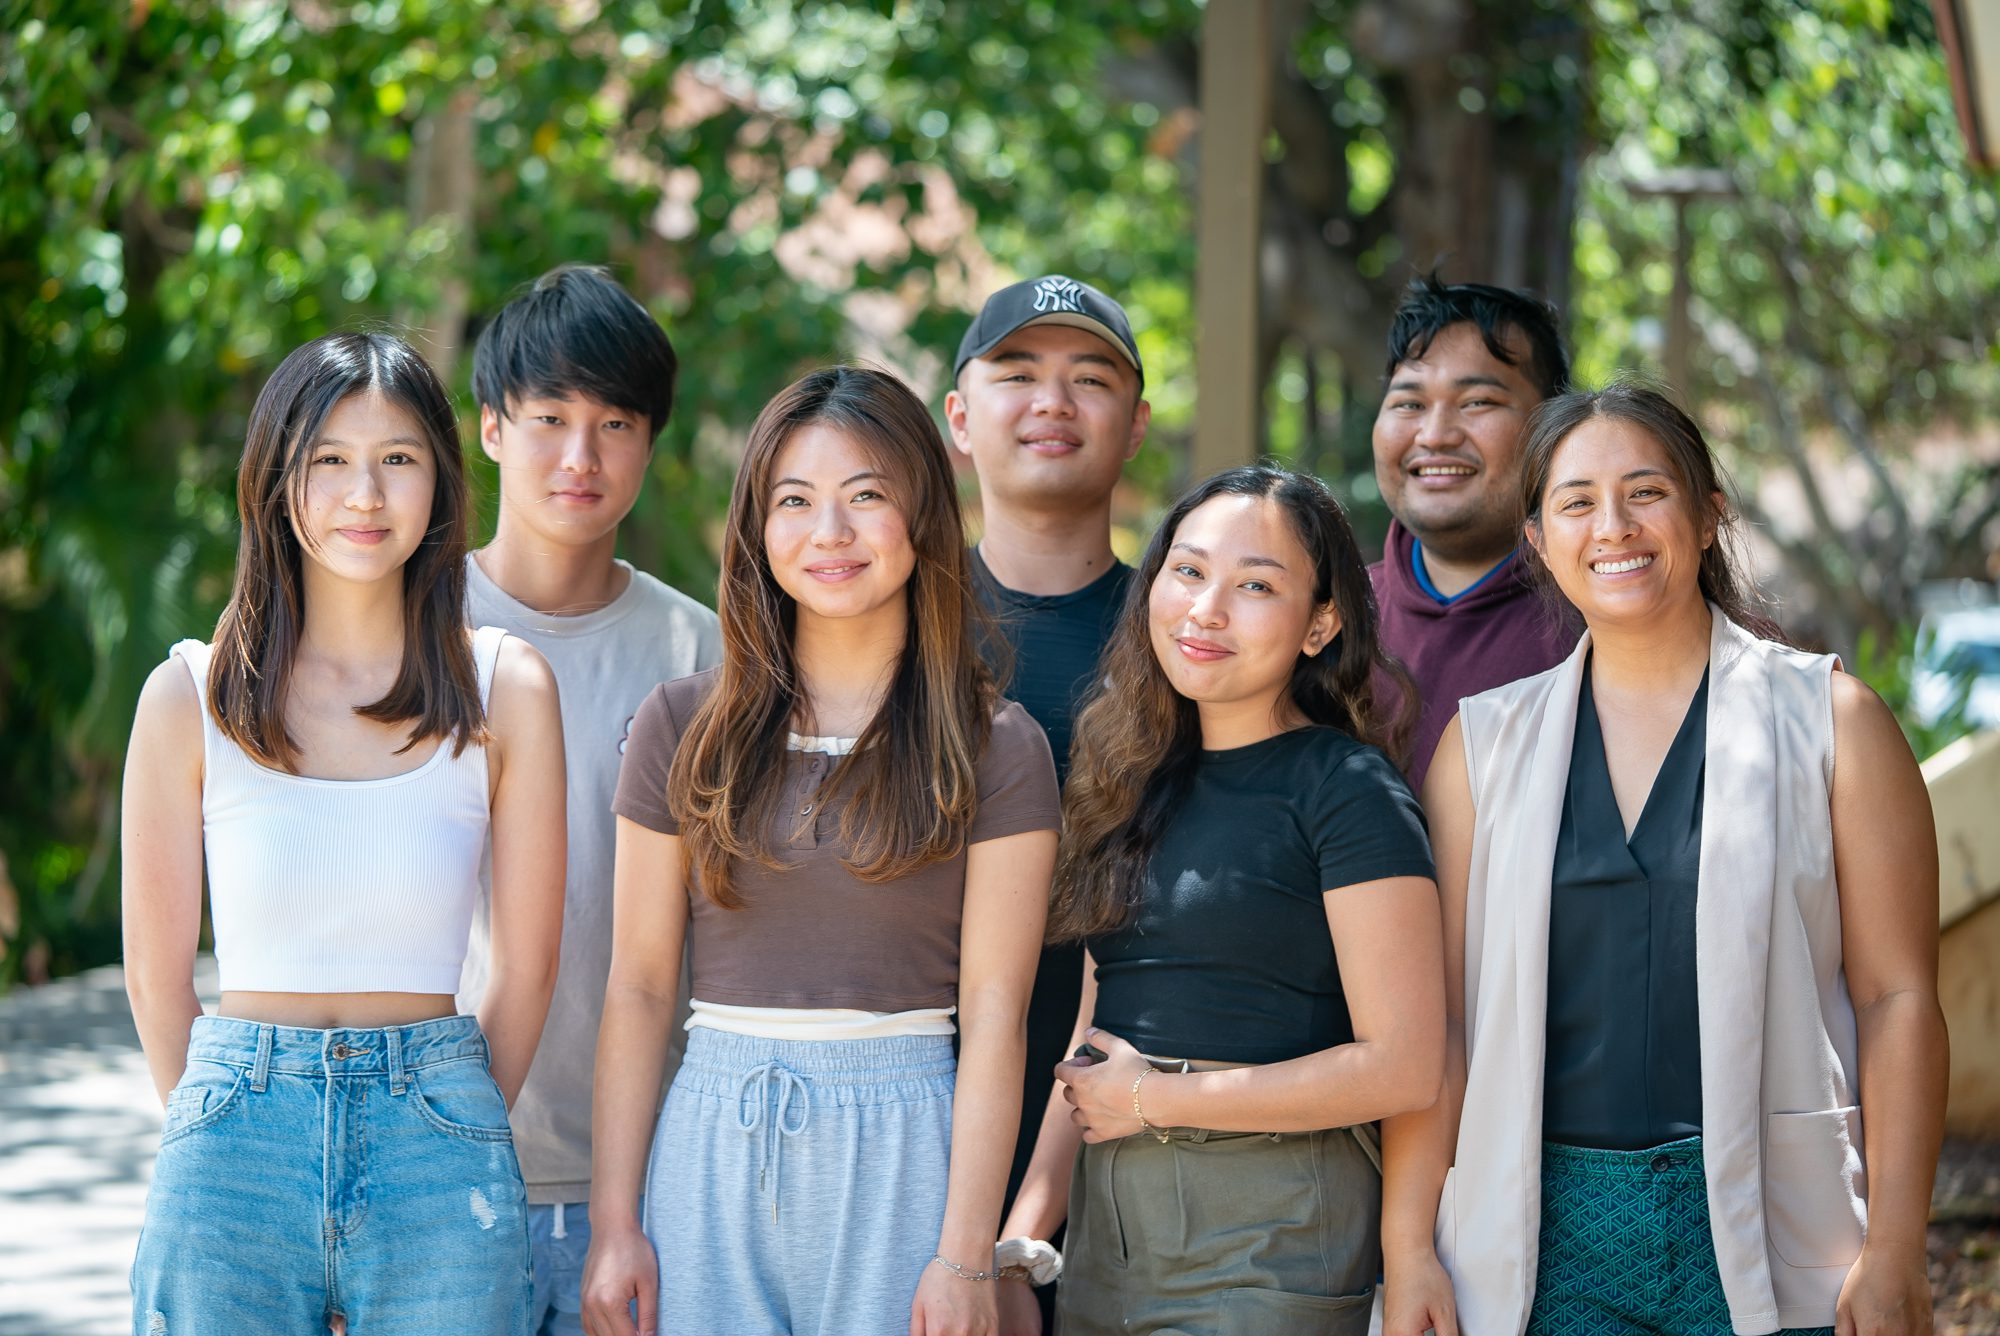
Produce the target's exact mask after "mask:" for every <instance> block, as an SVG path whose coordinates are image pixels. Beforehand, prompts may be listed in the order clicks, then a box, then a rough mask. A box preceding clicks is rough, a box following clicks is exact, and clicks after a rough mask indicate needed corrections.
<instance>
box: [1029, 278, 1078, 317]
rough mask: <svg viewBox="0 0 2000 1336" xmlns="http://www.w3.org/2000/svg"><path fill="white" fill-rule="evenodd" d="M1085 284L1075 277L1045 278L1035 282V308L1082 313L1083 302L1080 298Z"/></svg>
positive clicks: (1038, 309)
mask: <svg viewBox="0 0 2000 1336" xmlns="http://www.w3.org/2000/svg"><path fill="white" fill-rule="evenodd" d="M1082 292H1083V284H1081V283H1079V282H1077V281H1076V280H1075V279H1073V278H1043V279H1038V280H1036V282H1035V309H1036V310H1037V311H1044V312H1046V311H1076V312H1078V313H1081V312H1082V310H1083V303H1082V302H1081V301H1080V300H1079V297H1080V296H1081V294H1082Z"/></svg>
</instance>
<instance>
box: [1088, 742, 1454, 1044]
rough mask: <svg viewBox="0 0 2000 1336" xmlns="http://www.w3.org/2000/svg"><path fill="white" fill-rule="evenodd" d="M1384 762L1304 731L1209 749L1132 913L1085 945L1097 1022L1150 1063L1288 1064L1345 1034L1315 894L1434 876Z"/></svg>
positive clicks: (1398, 778) (1373, 753) (1425, 846)
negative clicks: (1093, 969) (1091, 961)
mask: <svg viewBox="0 0 2000 1336" xmlns="http://www.w3.org/2000/svg"><path fill="white" fill-rule="evenodd" d="M1435 875H1436V874H1435V872H1434V870H1433V868H1432V864H1431V850H1430V839H1429V836H1428V834H1427V833H1426V830H1425V827H1424V817H1423V811H1422V809H1421V808H1419V807H1418V806H1417V800H1416V798H1415V797H1414V796H1412V795H1411V793H1410V788H1409V785H1408V784H1407V783H1406V782H1405V781H1404V779H1403V776H1402V775H1401V774H1400V773H1398V772H1397V770H1396V767H1395V766H1394V765H1392V764H1391V763H1390V761H1389V758H1388V757H1386V756H1384V755H1383V754H1382V753H1381V752H1380V751H1378V750H1376V749H1375V748H1373V747H1370V746H1367V745H1366V744H1364V743H1360V742H1357V741H1355V740H1354V739H1353V738H1351V737H1349V736H1348V735H1347V734H1345V733H1343V732H1341V731H1340V730H1339V729H1335V728H1323V727H1311V728H1300V729H1295V730H1293V731H1291V732H1289V733H1280V734H1278V735H1277V736H1276V737H1273V738H1267V739H1265V740H1264V741H1262V742H1258V743H1253V744H1251V745H1250V746H1248V747H1236V748H1232V749H1230V750H1228V751H1219V752H1218V751H1205V752H1203V753H1202V754H1201V760H1200V762H1199V764H1198V765H1197V767H1196V770H1195V774H1194V777H1193V780H1192V782H1191V784H1190V786H1189V788H1188V791H1187V794H1186V795H1185V797H1184V798H1183V799H1182V801H1181V803H1180V805H1179V808H1178V811H1177V812H1176V814H1175V816H1174V818H1173V819H1172V820H1171V821H1169V822H1168V823H1167V828H1166V831H1165V833H1164V834H1163V835H1162V836H1161V837H1160V842H1159V844H1158V846H1157V847H1156V848H1155V849H1154V850H1153V856H1152V859H1151V860H1150V863H1149V865H1148V867H1147V871H1146V876H1145V880H1144V883H1143V885H1142V887H1141V892H1140V894H1141V899H1140V904H1139V907H1138V908H1137V909H1136V910H1135V911H1134V913H1133V917H1132V921H1131V922H1129V923H1127V924H1126V925H1125V926H1124V927H1123V928H1121V929H1119V930H1118V931H1117V932H1114V933H1109V934H1107V935H1105V936H1103V937H1098V938H1094V939H1093V940H1092V941H1091V943H1090V953H1091V955H1092V956H1094V957H1095V958H1096V960H1097V1012H1096V1016H1095V1019H1094V1024H1096V1026H1097V1027H1098V1028H1099V1029H1102V1030H1106V1031H1109V1032H1110V1033H1112V1034H1115V1035H1117V1036H1118V1037H1119V1038H1121V1039H1124V1040H1127V1041H1128V1042H1130V1043H1132V1044H1133V1045H1135V1046H1136V1047H1138V1048H1139V1050H1140V1051H1142V1052H1145V1053H1150V1054H1153V1055H1155V1056H1159V1057H1172V1058H1206V1059H1209V1060H1211V1061H1217V1062H1254V1063H1263V1062H1283V1061H1285V1060H1287V1059H1290V1058H1297V1057H1303V1056H1304V1055H1306V1054H1308V1053H1316V1052H1318V1051H1319V1050H1321V1049H1325V1048H1332V1047H1334V1046H1335V1045H1337V1044H1345V1043H1349V1042H1351V1041H1352V1040H1353V1038H1354V1027H1353V1023H1352V1022H1351V1021H1350V1020H1349V1018H1348V1011H1347V998H1346V995H1345V994H1344V993H1343V992H1342V990H1341V984H1340V967H1339V965H1338V963H1337V962H1336V961H1335V959H1334V950H1333V940H1332V938H1331V937H1330V936H1329V934H1328V931H1327V921H1326V902H1325V899H1324V896H1325V893H1326V892H1327V891H1330V890H1337V889H1339V888H1341V887H1344V886H1354V885H1358V884H1360V883H1362V882H1369V881H1379V880H1381V879H1382V878H1385V877H1434V876H1435Z"/></svg>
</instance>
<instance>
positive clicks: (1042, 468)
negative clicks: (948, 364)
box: [945, 325, 1152, 509]
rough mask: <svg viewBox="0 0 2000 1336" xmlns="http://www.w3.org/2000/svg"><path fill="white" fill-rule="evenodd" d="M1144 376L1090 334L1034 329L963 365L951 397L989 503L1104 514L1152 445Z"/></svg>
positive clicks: (957, 436)
mask: <svg viewBox="0 0 2000 1336" xmlns="http://www.w3.org/2000/svg"><path fill="white" fill-rule="evenodd" d="M1139 395H1140V390H1139V373H1138V372H1137V371H1135V370H1133V368H1132V364H1131V363H1130V362H1127V361H1126V360H1125V359H1124V358H1123V357H1122V356H1121V355H1119V353H1118V352H1117V350H1115V349H1114V348H1112V346H1111V345H1110V344H1108V343H1106V342H1105V341H1104V340H1103V339H1101V338H1099V337H1098V336H1097V335H1095V334H1093V333H1091V332H1090V331H1088V330H1083V329H1076V328H1074V327H1072V326H1069V325H1029V326H1027V327H1025V328H1023V329H1018V330H1015V331H1014V332H1013V333H1012V334H1010V335H1008V336H1007V337H1006V338H1005V339H1003V340H1001V342H1000V343H999V344H998V346H996V347H995V348H993V349H992V351H990V352H988V353H987V354H986V355H985V356H984V357H975V358H973V359H972V360H971V361H970V362H967V363H966V364H965V368H964V370H963V371H961V372H960V374H959V384H958V388H956V389H954V390H953V391H952V392H951V393H950V394H949V395H947V396H946V397H945V418H946V421H947V422H948V423H949V424H950V426H951V439H952V444H953V445H954V446H955V447H956V448H957V449H958V450H960V451H961V452H962V453H964V454H966V455H969V456H970V457H971V459H972V465H973V468H974V469H975V470H976V471H977V472H978V474H979V488H980V491H981V493H982V495H985V496H988V497H992V498H994V499H997V500H999V501H1000V502H1001V503H1002V504H1013V505H1019V506H1022V507H1025V508H1030V509H1069V508H1074V507H1077V506H1080V505H1100V504H1103V503H1104V502H1106V501H1108V500H1109V498H1110V496H1111V492H1112V489H1113V488H1115V487H1116V486H1117V485H1118V475H1119V472H1120V471H1121V470H1122V469H1123V468H1124V466H1125V461H1126V460H1128V459H1130V458H1131V457H1132V456H1133V455H1134V454H1136V453H1138V450H1139V444H1140V442H1142V441H1144V440H1145V439H1146V426H1147V424H1148V423H1149V422H1150V421H1151V420H1152V408H1151V406H1150V405H1148V404H1147V403H1146V401H1145V400H1144V399H1142V398H1140V397H1139Z"/></svg>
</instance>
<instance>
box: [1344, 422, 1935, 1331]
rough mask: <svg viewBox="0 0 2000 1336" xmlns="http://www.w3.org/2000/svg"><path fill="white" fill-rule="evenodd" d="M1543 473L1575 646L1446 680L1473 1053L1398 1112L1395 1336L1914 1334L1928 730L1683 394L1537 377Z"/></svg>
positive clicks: (1928, 1173)
mask: <svg viewBox="0 0 2000 1336" xmlns="http://www.w3.org/2000/svg"><path fill="white" fill-rule="evenodd" d="M1522 474H1523V476H1522V495H1523V500H1524V504H1523V509H1524V511H1525V513H1526V515H1527V520H1526V525H1525V532H1526V536H1527V539H1528V543H1529V545H1530V547H1531V548H1532V550H1533V553H1534V556H1535V558H1537V559H1538V561H1537V564H1538V565H1539V566H1541V567H1542V568H1543V569H1545V570H1546V572H1547V573H1548V575H1549V576H1550V577H1551V578H1552V579H1553V581H1554V584H1555V586H1556V588H1557V589H1558V590H1560V591H1561V593H1562V595H1563V597H1564V598H1566V599H1567V600H1568V601H1569V602H1570V603H1571V604H1573V605H1574V606H1575V607H1576V609H1577V610H1578V611H1579V612H1581V613H1582V615H1583V617H1584V620H1585V622H1586V623H1587V626H1588V634H1586V635H1585V636H1584V638H1583V641H1582V643H1581V644H1579V645H1578V646H1577V649H1576V652H1575V653H1574V654H1573V655H1572V656H1571V657H1570V658H1569V660H1568V661H1567V662H1565V663H1563V664H1561V665H1559V666H1558V667H1556V668H1553V669H1551V670H1550V671H1548V672H1546V673H1542V674H1540V675H1538V676H1535V677H1531V678H1527V679H1524V680H1522V681H1519V682H1515V683H1512V684H1510V685H1508V686H1504V687H1500V688H1498V689H1496V690H1493V691H1489V692H1486V693H1484V694H1482V695H1479V696H1475V697H1472V698H1470V699H1467V700H1465V701H1463V702H1461V704H1460V713H1459V716H1458V719H1457V721H1456V722H1455V723H1453V724H1452V726H1451V728H1450V729H1449V731H1447V732H1446V733H1445V735H1444V738H1443V740H1442V741H1441V743H1440V744H1439V748H1438V753H1437V757H1436V760H1435V761H1434V762H1433V764H1432V766H1431V770H1430V775H1429V780H1428V783H1427V785H1426V788H1425V793H1424V801H1425V806H1426V808H1427V810H1428V812H1429V814H1430V819H1431V835H1432V840H1433V842H1434V845H1435V848H1436V853H1437V860H1438V881H1439V886H1440V889H1441V894H1442V895H1443V897H1444V913H1445V935H1446V956H1447V978H1448V983H1449V986H1450V1009H1451V1015H1452V1018H1453V1042H1454V1061H1453V1063H1452V1064H1451V1065H1452V1069H1453V1070H1452V1074H1451V1075H1450V1076H1449V1077H1448V1079H1447V1091H1446V1096H1445V1098H1444V1099H1443V1100H1441V1101H1440V1103H1439V1105H1438V1107H1437V1108H1436V1110H1434V1111H1433V1112H1431V1113H1429V1114H1427V1115H1416V1116H1414V1117H1412V1118H1406V1119H1401V1120H1397V1121H1396V1122H1395V1123H1393V1124H1391V1125H1390V1126H1389V1127H1387V1128H1386V1129H1385V1133H1386V1135H1387V1137H1388V1138H1389V1140H1390V1141H1391V1143H1392V1144H1394V1143H1395V1142H1397V1141H1401V1142H1403V1145H1402V1146H1400V1147H1398V1149H1401V1150H1404V1151H1406V1153H1404V1154H1398V1155H1391V1156H1390V1157H1389V1158H1390V1162H1391V1164H1392V1165H1394V1166H1400V1169H1399V1172H1397V1173H1395V1174H1392V1175H1391V1179H1390V1181H1389V1182H1388V1183H1386V1184H1385V1190H1384V1195H1385V1201H1384V1213H1385V1220H1384V1247H1385V1260H1386V1274H1387V1280H1388V1293H1387V1299H1386V1321H1385V1330H1386V1332H1387V1333H1388V1336H1406V1334H1411V1336H1413V1334H1415V1333H1421V1332H1423V1331H1424V1330H1426V1329H1427V1328H1435V1329H1436V1331H1437V1332H1438V1333H1439V1336H1452V1334H1454V1333H1456V1332H1459V1331H1463V1332H1466V1333H1469V1334H1470V1336H1518V1333H1521V1332H1524V1331H1526V1332H1535V1333H1592V1334H1594V1333H1614V1332H1616V1333H1638V1332H1671V1333H1675V1334H1676V1336H1708V1334H1709V1333H1724V1332H1731V1331H1733V1332H1735V1333H1738V1336H1752V1334H1753V1333H1768V1332H1776V1331H1780V1330H1787V1331H1791V1330H1815V1329H1817V1330H1824V1331H1827V1332H1831V1331H1833V1330H1834V1328H1835V1327H1836V1325H1837V1327H1838V1330H1839V1332H1840V1333H1841V1336H1849V1334H1850V1333H1852V1334H1853V1336H1876V1334H1877V1333H1916V1332H1928V1331H1929V1330H1930V1326H1931V1319H1930V1297H1929V1289H1928V1285H1927V1281H1926V1277H1925V1269H1924V1230H1925V1223H1926V1218H1927V1215H1928V1211H1929V1204H1930V1193H1931V1180H1932V1177H1933V1174H1934V1172H1935V1168H1936V1162H1937V1151H1938V1144H1939V1140H1940V1137H1941V1135H1942V1132H1941V1127H1942V1120H1943V1108H1944V1085H1945V1066H1946V1041H1945V1031H1944V1023H1943V1018H1942V1015H1941V1013H1940V1011H1939V1009H1938V1003H1937V978H1936V976H1937V904H1936V901H1937V848H1936V839H1935V835H1934V833H1933V829H1932V823H1931V812H1930V805H1929V801H1928V798H1927V796H1926V793H1925V790H1924V786H1923V780H1922V778H1921V776H1920V774H1919V772H1918V769H1917V765H1916V762H1915V760H1914V758H1912V756H1911V754H1910V749H1909V747H1908V745H1907V744H1906V743H1905V742H1904V740H1903V736H1902V734H1901V732H1900V731H1899V730H1898V728H1897V726H1896V722H1895V719H1894V718H1893V717H1892V716H1891V715H1890V713H1889V711H1888V709H1887V708H1886V707H1885V706H1884V705H1883V704H1882V702H1881V701H1880V700H1879V699H1878V698H1877V697H1876V696H1875V695H1874V693H1873V692H1871V691H1870V690H1869V689H1868V688H1867V687H1866V686H1864V685H1862V684H1861V683H1860V682H1859V681H1857V680H1856V679H1854V678H1852V677H1850V676H1848V675H1846V674H1845V673H1843V672H1841V671H1840V667H1839V664H1838V662H1837V661H1836V660H1835V659H1834V658H1832V657H1831V656H1828V655H1814V654H1807V653H1803V652H1801V651H1799V650H1796V649H1793V648H1791V647H1789V646H1787V645H1785V644H1784V643H1782V642H1781V641H1780V640H1779V639H1778V632H1777V630H1776V628H1775V627H1774V626H1772V625H1771V624H1770V623H1769V622H1767V621H1765V620H1763V619H1762V618H1760V617H1758V616H1757V615H1756V614H1755V613H1754V612H1753V611H1752V610H1751V603H1750V599H1749V597H1748V591H1747V590H1746V588H1745V587H1744V585H1743V583H1742V581H1741V580H1740V578H1739V577H1738V576H1737V574H1736V573H1735V570H1734V569H1733V566H1732V562H1731V559H1730V553H1729V543H1728V541H1727V539H1728V536H1729V523H1730V511H1729V507H1728V503H1727V498H1726V497H1725V495H1724V492H1723V489H1722V484H1721V481H1720V479H1719V477H1718V473H1717V469H1716V465H1715V461H1714V459H1713V457H1712V455H1711V453H1710V451H1709V448H1708V445H1707V443H1706V442H1705V441H1704V440H1703V439H1702V436H1701V433H1700V430H1699V429H1698V428H1697V427H1696V426H1695V424H1694V423H1693V421H1691V420H1690V419H1689V418H1688V417H1687V415H1686V414H1685V413H1683V412H1681V411H1680V409H1678V408H1677V407H1675V406H1674V404H1673V403H1672V402H1671V401H1670V400H1669V399H1667V398H1666V396H1664V395H1662V394H1660V393H1659V392H1657V391H1654V390H1651V389H1648V388H1643V387H1639V386H1634V385H1629V384H1619V385H1614V386H1612V387H1610V388H1609V389H1606V390H1602V391H1599V392H1596V393H1591V394H1572V395H1566V396H1564V397H1562V398H1559V399H1554V400H1551V401H1549V402H1548V403H1546V404H1544V405H1543V406H1542V408H1541V409H1540V411H1539V412H1538V413H1537V415H1536V417H1535V419H1534V421H1533V423H1532V424H1531V426H1530V429H1529V434H1528V438H1527V442H1526V444H1525V446H1524V462H1523V469H1522ZM1460 1046H1462V1047H1460ZM1461 1111H1463V1112H1464V1113H1465V1114H1466V1116H1464V1117H1462V1118H1461V1116H1460V1113H1461ZM1433 1229H1434V1231H1435V1232H1434V1233H1433ZM1433 1248H1434V1251H1433Z"/></svg>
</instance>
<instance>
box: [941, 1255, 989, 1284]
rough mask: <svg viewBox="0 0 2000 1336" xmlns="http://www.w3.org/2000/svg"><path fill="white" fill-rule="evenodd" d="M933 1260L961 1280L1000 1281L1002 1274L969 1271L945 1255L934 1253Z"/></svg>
mask: <svg viewBox="0 0 2000 1336" xmlns="http://www.w3.org/2000/svg"><path fill="white" fill-rule="evenodd" d="M931 1260H932V1261H933V1262H936V1263H937V1264H938V1265H939V1266H941V1267H943V1268H944V1269H945V1270H947V1271H949V1272H951V1274H953V1275H954V1276H957V1277H958V1278H959V1279H960V1280H998V1279H1000V1273H999V1272H998V1271H967V1270H966V1269H965V1268H964V1267H962V1266H960V1265H959V1264H958V1263H957V1262H954V1261H951V1260H950V1259H948V1258H947V1257H945V1255H944V1254H943V1253H932V1254H931Z"/></svg>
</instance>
